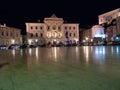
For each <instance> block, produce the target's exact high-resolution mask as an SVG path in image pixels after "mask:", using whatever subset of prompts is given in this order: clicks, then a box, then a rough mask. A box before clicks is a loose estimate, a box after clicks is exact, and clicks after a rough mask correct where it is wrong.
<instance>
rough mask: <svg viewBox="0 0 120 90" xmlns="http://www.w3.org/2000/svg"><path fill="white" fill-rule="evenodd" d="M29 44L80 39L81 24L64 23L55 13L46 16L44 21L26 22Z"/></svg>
mask: <svg viewBox="0 0 120 90" xmlns="http://www.w3.org/2000/svg"><path fill="white" fill-rule="evenodd" d="M25 24H26V32H27V42H28V44H33V45H41V44H48V43H51V44H59V43H63V44H65V43H66V42H70V43H74V42H76V43H77V42H78V41H79V24H74V23H64V20H63V18H58V17H56V16H55V15H52V16H51V17H48V18H44V22H43V23H40V22H36V23H25Z"/></svg>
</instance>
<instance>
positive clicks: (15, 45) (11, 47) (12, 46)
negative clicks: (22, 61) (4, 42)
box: [8, 44, 20, 49]
mask: <svg viewBox="0 0 120 90" xmlns="http://www.w3.org/2000/svg"><path fill="white" fill-rule="evenodd" d="M8 49H20V45H18V44H11V45H10V46H9V48H8Z"/></svg>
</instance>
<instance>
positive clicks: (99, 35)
mask: <svg viewBox="0 0 120 90" xmlns="http://www.w3.org/2000/svg"><path fill="white" fill-rule="evenodd" d="M92 38H93V41H94V42H99V41H100V42H101V41H103V39H105V38H106V35H105V32H104V27H103V26H101V25H94V26H93V27H92Z"/></svg>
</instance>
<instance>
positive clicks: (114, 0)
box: [0, 0, 120, 31]
mask: <svg viewBox="0 0 120 90" xmlns="http://www.w3.org/2000/svg"><path fill="white" fill-rule="evenodd" d="M117 8H120V4H119V0H16V1H12V0H3V1H2V2H1V5H0V23H1V24H3V23H6V24H7V25H8V26H12V27H16V28H20V29H22V31H24V29H25V22H36V21H37V20H38V19H40V21H41V22H43V19H44V17H50V16H51V15H52V14H53V13H55V14H56V16H57V17H60V18H63V19H64V20H65V21H67V22H73V23H80V26H87V25H94V24H97V23H98V15H100V14H102V13H105V12H108V11H111V10H114V9H117Z"/></svg>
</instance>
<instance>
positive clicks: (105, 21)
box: [98, 8, 120, 42]
mask: <svg viewBox="0 0 120 90" xmlns="http://www.w3.org/2000/svg"><path fill="white" fill-rule="evenodd" d="M98 18H99V24H100V25H102V26H104V27H105V33H106V35H107V37H106V41H108V42H109V41H115V40H116V38H119V40H120V8H118V9H115V10H112V11H110V12H107V13H104V14H101V15H99V16H98Z"/></svg>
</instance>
